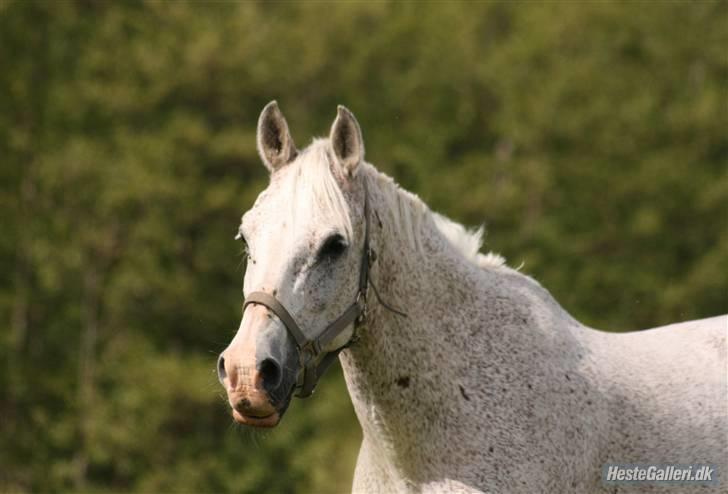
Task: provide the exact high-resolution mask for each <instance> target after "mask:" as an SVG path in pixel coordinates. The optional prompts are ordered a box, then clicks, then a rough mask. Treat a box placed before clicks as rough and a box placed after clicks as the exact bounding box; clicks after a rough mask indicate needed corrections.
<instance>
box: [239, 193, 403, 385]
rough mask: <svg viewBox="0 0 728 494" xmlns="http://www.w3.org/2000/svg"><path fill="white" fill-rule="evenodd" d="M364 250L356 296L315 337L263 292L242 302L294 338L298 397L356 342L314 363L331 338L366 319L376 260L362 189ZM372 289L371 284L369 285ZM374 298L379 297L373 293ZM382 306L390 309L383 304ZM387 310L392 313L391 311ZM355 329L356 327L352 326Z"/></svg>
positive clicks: (278, 303) (348, 343) (366, 203)
mask: <svg viewBox="0 0 728 494" xmlns="http://www.w3.org/2000/svg"><path fill="white" fill-rule="evenodd" d="M364 225H365V226H364V250H363V252H362V256H361V264H360V267H359V291H357V293H356V297H355V299H354V302H353V303H352V304H351V305H350V306H349V308H348V309H346V310H345V311H344V312H343V313H342V314H341V315H340V316H339V317H338V318H337V319H336V320H334V322H332V323H331V324H329V325H328V326H326V327H325V328H324V329H323V331H321V332H320V333H319V334H318V335H317V336H314V337H313V338H309V337H308V336H306V334H305V333H304V332H303V331H302V330H301V328H300V326H299V325H298V324H297V323H296V320H295V319H294V318H293V316H291V314H290V313H289V312H288V310H286V308H285V307H284V306H283V304H282V303H281V302H280V301H279V300H278V299H277V298H275V297H274V296H273V295H271V294H269V293H266V292H260V291H259V292H252V293H250V294H249V295H248V296H247V297H246V298H245V302H244V303H243V311H244V310H245V307H247V306H248V305H249V304H260V305H263V306H265V307H267V308H268V309H269V310H271V311H272V312H273V313H274V314H275V315H276V316H278V319H280V320H281V322H282V323H283V325H284V326H285V327H286V330H287V331H288V333H289V334H290V335H291V336H292V337H293V339H294V341H295V342H296V348H297V349H298V359H299V361H300V363H301V368H302V369H303V376H302V378H301V377H299V380H298V382H297V383H296V389H298V390H299V391H298V392H297V393H296V396H297V397H298V398H308V397H309V396H311V395H312V394H313V391H314V389H315V388H316V383H317V382H318V380H319V378H320V377H321V376H322V375H323V374H324V372H326V370H327V369H328V368H329V366H330V365H331V364H332V363H333V362H334V360H336V357H338V355H339V353H340V352H341V351H342V350H343V349H344V348H346V347H348V346H349V345H351V344H352V343H353V342H354V341H356V334H355V335H354V336H353V337H352V338H351V340H349V341H348V342H347V343H346V344H345V345H343V346H341V347H339V348H337V349H336V350H334V351H332V352H328V353H326V354H325V355H324V357H323V358H322V359H321V362H319V363H318V365H317V364H316V361H317V360H318V358H319V357H320V356H321V354H322V353H323V349H324V348H325V347H326V345H328V344H329V343H331V342H332V341H333V340H334V338H336V337H337V336H338V335H339V334H341V332H342V331H344V329H346V328H347V327H348V326H349V325H350V324H352V323H362V322H363V321H364V319H365V317H366V310H367V291H368V288H369V284H370V283H371V281H370V280H369V265H370V262H373V261H374V260H375V259H376V256H375V254H374V251H372V250H371V249H370V247H369V197H368V194H367V191H366V188H365V189H364ZM372 286H373V285H372ZM374 291H375V294H376V295H377V299H379V294H378V293H376V288H375V290H374ZM384 306H385V307H387V308H389V306H387V305H386V304H384ZM390 310H393V309H391V308H390ZM394 311H395V312H398V313H400V314H401V315H404V314H403V313H401V312H399V311H396V310H394ZM354 329H355V330H356V326H355V327H354Z"/></svg>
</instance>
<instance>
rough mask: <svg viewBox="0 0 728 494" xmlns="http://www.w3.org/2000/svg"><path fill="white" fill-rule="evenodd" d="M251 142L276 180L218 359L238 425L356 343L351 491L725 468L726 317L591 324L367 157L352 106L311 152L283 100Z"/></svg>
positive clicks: (580, 488)
mask: <svg viewBox="0 0 728 494" xmlns="http://www.w3.org/2000/svg"><path fill="white" fill-rule="evenodd" d="M258 149H259V152H260V155H261V158H262V160H263V162H264V164H265V165H266V166H267V168H268V169H269V170H270V172H271V178H270V185H269V186H268V188H267V189H266V190H265V191H263V192H262V193H261V194H260V196H259V197H258V200H257V201H256V203H255V205H254V206H253V208H252V209H251V210H250V211H248V212H247V213H246V214H245V215H244V216H243V220H242V224H241V226H240V237H241V238H244V239H245V240H246V241H247V248H248V249H249V262H248V267H247V271H246V274H245V282H244V293H245V295H246V298H247V299H248V300H247V302H246V305H245V309H244V312H243V318H242V322H241V324H240V328H239V330H238V332H237V334H236V336H235V338H234V339H233V341H232V342H231V343H230V346H229V347H228V348H227V349H226V350H225V351H224V352H223V353H222V355H221V357H220V360H219V365H218V372H219V374H220V379H221V382H222V383H223V385H224V386H225V388H226V390H227V393H228V397H229V401H230V405H231V407H232V409H233V412H232V413H233V417H234V418H235V420H236V421H238V422H240V423H242V424H249V425H253V426H262V427H271V426H274V425H276V424H277V423H278V422H279V421H280V418H281V416H282V414H283V412H284V411H285V409H286V407H287V406H288V404H289V402H290V399H291V396H292V394H293V393H295V392H298V394H299V395H300V396H307V395H308V394H310V392H311V391H312V390H313V386H314V385H315V383H316V380H317V378H318V377H319V375H320V374H321V372H323V370H325V369H324V368H325V366H326V365H328V363H330V361H331V360H332V359H333V358H335V356H336V355H337V354H338V352H339V351H341V350H342V348H343V347H348V348H346V349H345V350H343V351H342V353H341V354H340V360H341V364H342V366H343V369H344V375H345V378H346V383H347V386H348V389H349V393H350V395H351V399H352V402H353V404H354V408H355V410H356V414H357V417H358V419H359V422H360V424H361V427H362V431H363V437H364V439H363V443H362V445H361V450H360V453H359V459H358V462H357V465H356V471H355V476H354V491H356V492H366V493H377V492H382V493H392V492H478V491H486V492H504V493H513V492H524V493H536V492H558V493H565V492H575V493H576V492H578V493H584V492H617V490H618V489H620V491H621V489H623V488H624V489H629V488H630V486H617V487H615V486H613V485H611V486H607V485H605V484H604V483H603V482H602V480H601V475H602V466H603V465H604V464H607V463H622V464H625V463H682V464H692V463H710V464H714V465H717V466H718V473H719V474H722V475H724V476H725V475H728V463H727V462H728V450H727V444H728V399H727V398H728V386H727V382H726V376H727V372H726V371H727V369H726V333H727V330H728V317H726V316H720V317H714V318H711V319H704V320H700V321H691V322H685V323H680V324H674V325H670V326H666V327H663V328H658V329H652V330H648V331H639V332H634V333H626V334H611V333H607V332H601V331H597V330H594V329H591V328H588V327H585V326H584V325H582V324H580V323H579V322H578V321H576V320H574V319H573V318H572V317H571V316H570V315H569V314H567V313H566V312H565V311H564V310H563V309H562V308H561V307H560V306H559V304H558V303H557V302H556V301H555V300H554V299H553V298H552V297H551V296H550V295H549V293H548V292H547V291H546V290H545V289H544V288H542V287H541V286H540V285H539V284H538V283H537V282H536V281H534V280H533V279H532V278H529V277H528V276H524V275H523V274H520V273H518V272H516V271H515V270H513V269H510V268H509V267H507V266H506V265H505V263H504V262H503V259H502V258H500V257H499V256H497V255H493V254H488V255H483V254H479V253H478V250H479V248H480V244H481V233H482V232H481V231H475V232H469V231H467V230H466V229H465V228H463V227H462V226H461V225H458V224H456V223H454V222H452V221H450V220H448V219H446V218H444V217H443V216H440V215H437V214H435V213H433V212H431V211H430V210H429V209H428V208H427V206H426V205H425V204H424V203H423V202H422V201H421V200H420V199H419V198H417V197H416V196H415V195H412V194H410V193H408V192H406V191H404V190H402V189H400V188H399V187H398V186H397V185H396V184H395V183H394V182H393V181H392V180H391V179H390V178H389V177H387V176H386V175H384V174H382V173H380V172H378V171H377V170H376V169H375V168H374V167H373V166H372V165H370V164H369V163H367V162H365V161H364V144H363V140H362V136H361V131H360V129H359V125H358V123H357V122H356V120H355V118H354V116H353V115H352V114H351V113H350V112H349V111H348V110H346V109H345V108H343V107H339V109H338V116H337V118H336V120H335V122H334V124H333V126H332V129H331V134H330V138H329V139H325V140H323V139H321V140H314V142H313V143H312V144H311V145H310V146H309V147H307V148H306V149H305V150H303V151H301V152H300V153H299V152H298V151H297V150H296V147H295V146H294V144H293V140H292V138H291V136H290V133H289V131H288V126H287V124H286V121H285V119H284V117H283V115H282V114H281V112H280V110H279V109H278V107H277V105H276V104H275V102H272V103H270V104H269V105H268V106H266V108H265V109H264V110H263V113H262V114H261V117H260V120H259V123H258ZM372 287H374V288H372ZM375 290H376V291H377V292H378V294H376V293H375ZM365 300H366V303H365ZM401 312H404V313H406V317H405V316H403V315H402V314H401ZM317 338H318V339H317ZM321 362H324V363H323V364H321ZM725 481H726V480H725V479H724V480H723V482H725ZM690 488H693V489H695V490H699V488H698V487H697V486H693V487H691V486H688V485H684V486H681V487H679V490H680V492H688V491H689V489H690ZM722 488H723V489H725V487H722ZM637 489H638V490H639V491H640V492H644V491H647V490H650V491H651V492H653V491H655V492H656V491H660V492H661V490H660V489H663V490H666V491H669V492H677V491H676V490H675V489H674V488H672V489H670V488H667V487H657V486H649V485H639V486H637ZM631 490H632V491H633V492H634V486H632V489H631ZM700 491H701V492H703V490H702V489H700ZM723 492H726V491H725V490H723Z"/></svg>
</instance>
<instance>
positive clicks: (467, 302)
mask: <svg viewBox="0 0 728 494" xmlns="http://www.w3.org/2000/svg"><path fill="white" fill-rule="evenodd" d="M386 185H390V184H385V186H386ZM368 187H369V194H370V198H371V202H372V204H373V205H375V207H373V208H372V209H373V211H372V214H373V215H375V216H373V218H374V220H373V221H372V228H371V232H370V235H371V237H372V238H371V242H372V246H373V247H374V249H375V250H376V251H377V260H376V261H375V263H374V264H373V266H372V268H371V278H372V281H373V282H374V283H375V285H376V287H377V288H378V291H379V293H380V295H381V297H382V300H383V301H384V302H385V303H387V304H389V305H391V306H393V307H395V308H397V309H400V310H402V311H404V312H406V313H407V317H406V318H403V317H401V316H399V315H397V314H395V313H393V312H391V311H389V310H387V309H386V308H384V307H383V306H382V304H380V303H379V301H378V300H377V299H376V297H375V296H374V293H373V292H372V290H371V289H370V290H369V297H368V303H369V312H368V315H367V322H366V326H365V327H362V328H361V330H360V339H359V341H358V342H357V343H356V344H355V345H354V346H353V347H351V348H350V349H348V350H346V351H345V352H343V353H342V355H341V362H342V367H343V369H344V374H345V378H346V381H347V386H348V388H349V392H350V395H351V398H352V402H353V404H354V408H355V410H356V413H357V416H358V418H359V422H360V424H361V426H362V430H363V433H364V437H365V440H367V441H369V442H370V443H372V445H373V446H372V448H373V449H374V450H375V451H376V453H375V454H382V455H383V456H384V457H387V458H388V461H387V463H388V464H390V465H396V464H397V462H398V461H399V460H402V461H405V460H404V457H405V456H406V455H407V453H406V451H407V449H408V448H410V447H418V445H421V444H423V441H430V442H431V441H432V437H423V435H425V436H426V435H427V434H429V433H431V432H432V431H431V430H429V431H428V430H427V428H426V427H422V424H427V423H428V416H429V418H430V419H432V420H435V421H437V420H439V419H440V418H442V417H441V416H440V414H441V413H442V414H450V413H452V412H453V410H452V403H455V402H457V401H458V400H455V399H454V398H455V396H453V393H455V394H457V398H458V399H462V398H461V396H460V395H459V393H460V391H459V388H458V386H457V384H454V383H455V382H456V380H457V373H458V371H459V369H458V367H457V365H452V364H453V363H456V362H457V361H458V355H459V354H460V352H462V351H463V350H464V348H465V347H466V346H467V345H468V331H467V328H465V326H467V325H468V324H467V323H468V319H469V318H474V314H472V306H473V305H475V299H474V297H473V294H474V293H478V285H479V283H480V281H479V280H480V277H481V276H482V273H480V272H479V271H480V270H479V269H478V268H477V267H476V266H475V265H474V264H473V263H471V262H469V261H468V260H466V259H465V258H464V257H463V256H462V255H461V254H460V253H459V252H457V251H456V250H455V248H454V247H453V246H452V245H450V243H449V242H448V240H447V239H445V238H444V236H443V235H442V234H441V233H440V232H439V230H438V229H437V227H436V225H435V223H434V221H433V220H432V217H431V215H430V214H429V213H427V212H425V213H422V211H419V212H417V213H413V216H414V215H416V217H413V218H405V219H403V218H399V219H396V216H397V215H398V214H401V213H402V211H394V212H392V211H384V210H381V209H377V207H376V206H377V205H381V204H387V203H388V201H387V198H385V197H383V195H385V194H386V192H385V191H381V190H379V189H378V188H377V187H376V186H372V185H371V183H370V185H369V186H368ZM390 192H391V191H390ZM412 197H413V196H409V195H406V196H403V197H400V204H399V208H400V209H405V210H406V208H408V207H410V206H412V207H415V206H416V205H411V204H408V202H411V201H412V200H415V199H412ZM405 214H406V211H405ZM411 224H414V225H416V228H417V229H418V230H419V232H418V233H417V234H415V235H414V236H411V235H408V234H407V233H406V232H403V231H397V230H398V228H406V226H405V225H411ZM413 237H414V242H413ZM414 424H419V427H413V425H414ZM398 459H399V460H398Z"/></svg>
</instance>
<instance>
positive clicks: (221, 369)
mask: <svg viewBox="0 0 728 494" xmlns="http://www.w3.org/2000/svg"><path fill="white" fill-rule="evenodd" d="M226 377H227V373H226V372H225V359H224V358H223V356H222V354H220V356H219V357H218V359H217V378H218V380H219V381H220V384H225V383H224V381H225V378H226Z"/></svg>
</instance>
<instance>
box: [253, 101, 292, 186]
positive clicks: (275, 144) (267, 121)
mask: <svg viewBox="0 0 728 494" xmlns="http://www.w3.org/2000/svg"><path fill="white" fill-rule="evenodd" d="M257 142H258V154H260V159H262V160H263V164H264V165H265V166H266V168H268V170H270V172H271V173H273V172H274V171H276V170H278V169H279V168H281V167H282V166H284V165H287V164H288V163H290V162H291V161H293V158H295V157H296V155H297V154H298V151H297V150H296V145H295V144H294V143H293V138H292V137H291V134H290V132H289V131H288V123H287V122H286V118H285V117H284V116H283V113H281V110H280V109H279V108H278V103H277V102H276V101H275V100H273V101H271V102H270V103H268V104H267V105H265V108H263V111H262V112H261V113H260V118H259V119H258V135H257Z"/></svg>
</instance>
